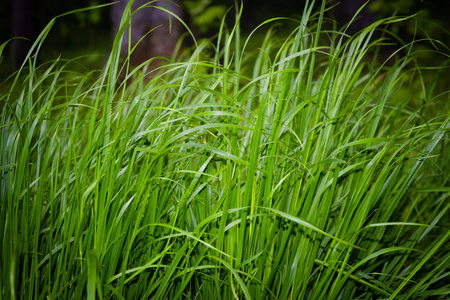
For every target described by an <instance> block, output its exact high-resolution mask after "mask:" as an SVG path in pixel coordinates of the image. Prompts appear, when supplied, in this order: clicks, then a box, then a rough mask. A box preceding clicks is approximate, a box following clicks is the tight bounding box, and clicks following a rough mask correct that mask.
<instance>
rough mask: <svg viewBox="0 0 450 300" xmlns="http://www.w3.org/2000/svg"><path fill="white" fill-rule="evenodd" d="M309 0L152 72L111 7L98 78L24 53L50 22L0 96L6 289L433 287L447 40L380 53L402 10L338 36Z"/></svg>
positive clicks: (49, 294)
mask: <svg viewBox="0 0 450 300" xmlns="http://www.w3.org/2000/svg"><path fill="white" fill-rule="evenodd" d="M324 3H325V2H324ZM324 3H323V5H322V9H321V11H320V12H319V13H316V14H314V12H313V11H312V6H306V7H305V10H304V12H303V15H302V17H301V19H300V20H298V21H295V20H283V19H270V20H267V21H266V22H265V23H263V24H261V26H259V27H258V28H256V29H255V31H254V32H252V33H251V34H250V36H249V37H248V38H247V39H246V40H244V41H243V43H241V36H240V31H239V22H238V21H237V22H236V26H235V27H234V28H232V29H230V30H228V29H227V28H225V27H224V25H223V24H224V22H223V23H222V27H221V29H220V32H219V34H218V38H217V40H216V41H214V42H210V41H205V42H202V43H199V44H198V45H197V47H196V48H195V49H193V51H191V52H190V53H189V55H187V54H185V55H184V56H182V57H181V58H180V60H179V61H170V60H168V61H167V63H166V64H164V65H161V66H160V67H158V68H156V69H152V70H150V69H149V68H148V66H147V64H142V65H141V66H139V67H137V68H135V69H131V68H130V67H129V65H127V62H128V60H127V61H126V63H125V65H123V66H122V65H121V64H120V63H119V62H120V60H119V53H120V45H121V43H120V39H121V35H123V34H124V31H125V28H126V24H127V23H128V22H129V18H128V19H127V18H126V17H124V18H123V21H122V26H121V29H120V30H119V33H118V36H117V37H116V39H115V43H114V45H113V48H112V50H111V54H110V56H109V59H108V61H107V63H106V65H105V69H104V71H101V72H100V71H92V72H87V71H77V70H79V68H78V66H77V65H78V60H77V59H74V60H64V59H61V58H58V59H56V60H54V61H50V62H48V63H45V64H43V65H37V62H36V61H37V56H39V49H40V47H41V45H42V43H43V42H44V39H45V37H46V35H47V34H48V32H49V31H50V29H51V26H52V25H53V23H54V20H53V21H52V22H51V23H50V24H49V25H48V26H47V27H46V29H45V30H44V31H43V32H42V34H41V35H40V37H39V39H38V40H37V41H36V43H35V44H34V49H35V50H36V52H37V54H36V55H35V56H33V57H29V58H28V61H27V62H26V63H25V64H24V65H23V66H22V68H21V69H20V70H19V71H18V72H17V73H15V74H13V75H12V76H11V81H12V82H9V83H8V84H9V85H10V88H9V89H8V92H6V93H4V94H2V95H1V96H0V100H1V102H2V105H1V106H0V107H2V113H1V123H0V124H1V125H0V145H1V148H0V187H1V188H0V199H1V200H0V201H1V202H0V205H1V206H0V224H1V225H0V229H1V230H0V232H1V235H0V240H1V243H0V245H1V247H2V248H1V253H2V256H1V265H0V266H1V267H0V274H1V277H0V295H1V297H2V299H18V298H19V299H22V298H29V299H45V298H49V299H55V298H56V299H71V298H73V299H84V298H88V299H95V298H96V297H98V298H100V299H103V298H117V299H149V298H153V299H217V298H218V299H232V298H245V299H394V298H395V299H412V298H414V299H428V298H436V299H439V298H440V299H445V298H447V297H448V296H449V294H450V285H449V280H448V279H449V278H448V277H449V272H448V270H449V267H450V256H449V252H448V239H449V236H450V229H449V228H450V226H449V225H450V224H449V218H448V213H449V212H448V211H449V209H450V204H449V201H448V198H449V195H450V185H449V182H450V178H449V176H448V174H449V169H450V160H449V153H450V152H449V151H448V147H449V141H448V134H449V131H450V117H449V116H448V111H449V103H450V101H449V93H448V85H445V84H442V82H443V81H444V82H445V80H446V78H445V76H440V75H439V74H443V73H444V72H445V70H446V68H448V52H447V53H442V52H436V53H435V55H436V56H441V57H443V58H444V59H443V62H444V64H443V66H442V67H440V68H437V69H432V70H428V69H427V68H424V67H422V66H420V63H419V55H420V52H416V50H415V49H416V48H415V43H416V41H414V42H413V43H409V44H405V45H404V46H403V47H402V48H403V49H401V50H402V53H406V54H405V55H403V56H400V54H399V53H400V52H399V53H397V54H398V55H396V56H395V57H398V58H397V60H394V58H392V59H391V61H390V64H389V66H388V64H387V63H386V64H385V63H382V64H381V65H380V64H378V63H377V60H378V57H377V53H378V50H379V47H381V46H382V45H383V43H384V40H382V39H379V40H373V39H372V36H373V34H374V32H375V30H377V29H378V28H384V27H385V26H389V25H391V24H395V23H397V22H402V21H405V20H404V19H400V18H394V17H390V18H386V19H383V20H380V21H377V22H376V23H374V24H372V25H371V26H369V27H367V28H365V29H364V30H362V31H361V32H360V33H359V34H357V35H355V36H352V37H347V38H344V37H345V36H344V34H343V33H341V32H332V31H328V32H324V31H323V30H322V23H323V16H324V9H325V4H324ZM312 4H313V3H312ZM129 9H130V6H128V8H127V10H126V11H125V15H124V16H127V15H128V12H129ZM241 12H242V10H241V8H240V9H238V10H237V11H236V15H237V17H238V18H240V17H241ZM277 22H297V24H298V27H297V28H296V30H295V31H293V32H292V34H291V35H290V37H289V38H287V39H282V40H280V39H278V38H277V34H276V32H275V29H274V27H273V26H272V24H275V23H277ZM258 31H265V32H266V35H265V39H264V40H263V42H262V43H261V45H259V47H258V49H257V50H252V51H250V50H249V43H251V42H252V38H253V36H254V35H255V34H256V33H257V32H258ZM323 37H327V38H328V43H322V41H324V40H325V39H324V38H323ZM432 42H434V43H438V42H437V41H432ZM130 49H133V48H132V47H130ZM211 53H213V55H211ZM174 57H177V55H174ZM393 57H394V56H393ZM445 59H447V60H445ZM250 62H251V63H250ZM121 68H124V70H121ZM439 72H441V73H439ZM120 74H126V75H125V76H126V78H125V80H123V81H119V79H118V78H119V77H120ZM430 78H431V79H430ZM441 86H444V87H445V86H446V88H445V89H444V90H441V89H440V87H441ZM446 149H447V150H446Z"/></svg>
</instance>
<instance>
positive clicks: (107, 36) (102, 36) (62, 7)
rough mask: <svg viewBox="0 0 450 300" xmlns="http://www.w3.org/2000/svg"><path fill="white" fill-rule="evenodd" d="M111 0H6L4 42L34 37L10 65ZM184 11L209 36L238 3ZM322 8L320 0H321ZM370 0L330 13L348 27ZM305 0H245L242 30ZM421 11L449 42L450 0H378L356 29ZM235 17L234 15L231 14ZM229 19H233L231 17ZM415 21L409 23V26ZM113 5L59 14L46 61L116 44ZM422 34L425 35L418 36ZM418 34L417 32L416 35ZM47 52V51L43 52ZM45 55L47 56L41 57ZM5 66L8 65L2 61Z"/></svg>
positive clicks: (406, 31)
mask: <svg viewBox="0 0 450 300" xmlns="http://www.w3.org/2000/svg"><path fill="white" fill-rule="evenodd" d="M110 2H111V1H109V0H65V1H61V0H4V1H2V9H1V10H0V44H2V43H3V42H5V41H7V40H9V39H11V38H12V37H16V36H22V37H26V38H28V39H30V41H26V40H22V41H20V42H18V43H17V42H16V43H14V45H12V43H9V44H8V46H7V47H6V48H5V53H4V59H6V61H8V64H7V65H9V66H10V67H12V68H14V67H17V65H18V64H20V63H19V62H21V61H23V58H24V57H25V55H26V53H27V47H29V46H30V45H31V41H32V40H34V39H35V38H36V37H37V35H38V34H39V33H40V31H41V30H42V29H43V28H44V27H45V26H46V25H47V24H48V22H49V21H50V20H51V19H52V18H53V17H55V16H57V15H60V14H63V13H66V12H68V11H71V10H74V9H78V8H82V7H87V6H92V5H99V4H106V3H110ZM180 2H181V3H182V6H183V9H184V12H185V15H184V17H183V19H185V20H187V22H188V24H189V25H190V26H192V27H193V28H195V32H196V33H197V34H198V35H199V36H208V35H211V34H214V32H216V31H217V26H218V24H219V23H220V21H219V20H220V18H219V17H220V15H221V14H223V12H224V11H225V10H226V9H227V8H229V7H231V6H232V5H233V4H234V1H232V0H191V1H180ZM316 2H317V3H316V6H320V4H321V1H316ZM364 2H365V1H361V0H353V1H351V0H343V1H342V3H340V4H337V3H338V1H330V3H329V6H332V5H334V4H337V5H336V6H335V7H334V8H333V9H331V10H330V11H328V17H330V18H335V19H337V20H338V27H339V26H343V25H344V24H345V23H346V22H347V21H348V20H350V18H351V16H353V14H354V12H355V11H356V10H357V9H358V7H359V6H360V5H361V4H363V3H364ZM304 3H305V1H293V0H245V1H244V18H243V20H242V28H243V31H244V32H246V31H247V32H248V31H250V30H251V29H253V28H254V27H255V26H256V25H258V24H259V23H261V22H263V21H264V20H267V19H269V18H273V17H278V16H288V17H293V18H296V17H297V18H298V17H299V16H300V15H301V13H302V11H303V6H304ZM417 12H421V14H420V15H419V21H418V24H419V26H420V27H422V29H423V30H424V31H425V32H426V34H428V35H430V36H432V37H434V38H437V39H440V40H441V41H442V42H443V43H444V44H447V45H448V42H449V40H448V37H449V34H448V32H447V31H446V30H447V28H450V22H449V20H450V17H449V13H450V1H448V0H423V1H421V0H373V1H371V2H370V4H369V5H368V6H367V9H366V10H365V11H364V13H363V18H361V19H360V20H358V22H356V23H355V25H354V27H353V28H352V30H351V32H356V31H357V30H358V29H359V28H360V27H364V26H367V25H368V24H370V23H371V22H373V21H374V20H376V19H379V18H383V17H388V16H391V15H393V14H396V15H411V14H414V13H417ZM230 15H232V14H230ZM230 22H232V18H231V17H230ZM407 24H410V25H407ZM111 27H112V26H111V7H105V8H101V9H96V10H93V11H88V12H83V13H77V14H74V15H69V16H64V17H63V18H59V19H58V20H57V22H56V24H55V25H54V27H53V29H52V30H51V32H50V35H49V36H48V38H47V39H46V43H45V51H41V54H40V55H41V59H46V58H47V59H54V58H55V56H57V55H58V54H60V53H64V54H65V56H66V57H67V56H69V57H70V56H74V55H77V54H81V53H84V54H86V53H91V54H92V53H97V52H98V53H99V54H100V53H101V52H102V51H103V52H104V51H105V49H108V47H109V44H110V43H111V37H112V33H111ZM393 30H394V31H396V34H398V35H400V36H401V37H402V38H405V39H406V40H407V39H408V38H409V37H412V36H413V33H414V28H413V23H412V22H410V23H405V24H404V25H402V26H399V27H397V28H395V27H394V28H393ZM419 37H420V36H419ZM416 38H417V36H416ZM42 52H43V53H42ZM42 56H44V58H42ZM2 65H3V66H2V67H4V66H5V63H4V62H3V63H2Z"/></svg>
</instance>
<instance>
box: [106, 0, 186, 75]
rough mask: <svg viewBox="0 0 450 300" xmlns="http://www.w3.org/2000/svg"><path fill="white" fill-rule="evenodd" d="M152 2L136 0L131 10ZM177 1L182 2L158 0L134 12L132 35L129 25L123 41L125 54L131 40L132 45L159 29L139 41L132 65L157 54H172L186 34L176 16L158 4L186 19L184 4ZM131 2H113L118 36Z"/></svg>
mask: <svg viewBox="0 0 450 300" xmlns="http://www.w3.org/2000/svg"><path fill="white" fill-rule="evenodd" d="M148 2H149V1H148V0H135V1H134V2H133V4H132V7H131V9H132V11H135V10H136V9H138V8H139V7H140V6H142V5H145V4H146V3H148ZM174 3H176V4H179V3H180V1H156V2H153V3H151V4H149V7H145V8H143V9H140V10H139V11H137V12H136V13H135V14H134V15H133V17H132V18H131V35H129V34H128V27H127V29H126V30H125V34H124V38H123V41H122V49H121V55H122V56H123V57H126V56H127V51H128V43H130V45H131V48H132V47H133V46H134V45H136V44H137V43H138V42H139V40H140V39H141V38H142V37H143V36H145V35H146V34H147V33H148V32H150V31H151V30H152V29H155V28H156V29H155V30H154V31H152V32H150V33H149V34H148V35H147V36H145V37H144V38H143V39H142V40H141V41H140V42H139V45H138V46H137V47H136V50H135V51H134V52H133V54H132V55H131V64H132V65H135V66H136V65H138V64H140V63H142V62H144V61H146V60H148V59H149V58H152V57H156V56H163V57H171V56H172V54H173V50H174V49H175V46H176V44H177V42H178V40H179V38H180V36H181V34H182V30H183V28H182V24H181V23H180V22H179V21H178V20H177V19H176V18H175V17H174V16H172V15H170V14H168V13H167V12H165V11H163V10H161V9H158V8H155V7H154V6H157V7H161V8H164V9H167V10H169V11H171V12H172V13H174V14H176V15H177V16H179V17H180V18H182V10H181V8H180V6H177V5H176V4H174ZM127 4H128V1H127V0H121V1H120V2H119V3H117V4H114V5H113V8H112V24H113V33H114V36H115V35H116V34H117V32H118V30H119V26H120V20H121V18H122V14H123V12H124V10H125V7H126V5H127ZM157 27H158V28H157Z"/></svg>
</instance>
